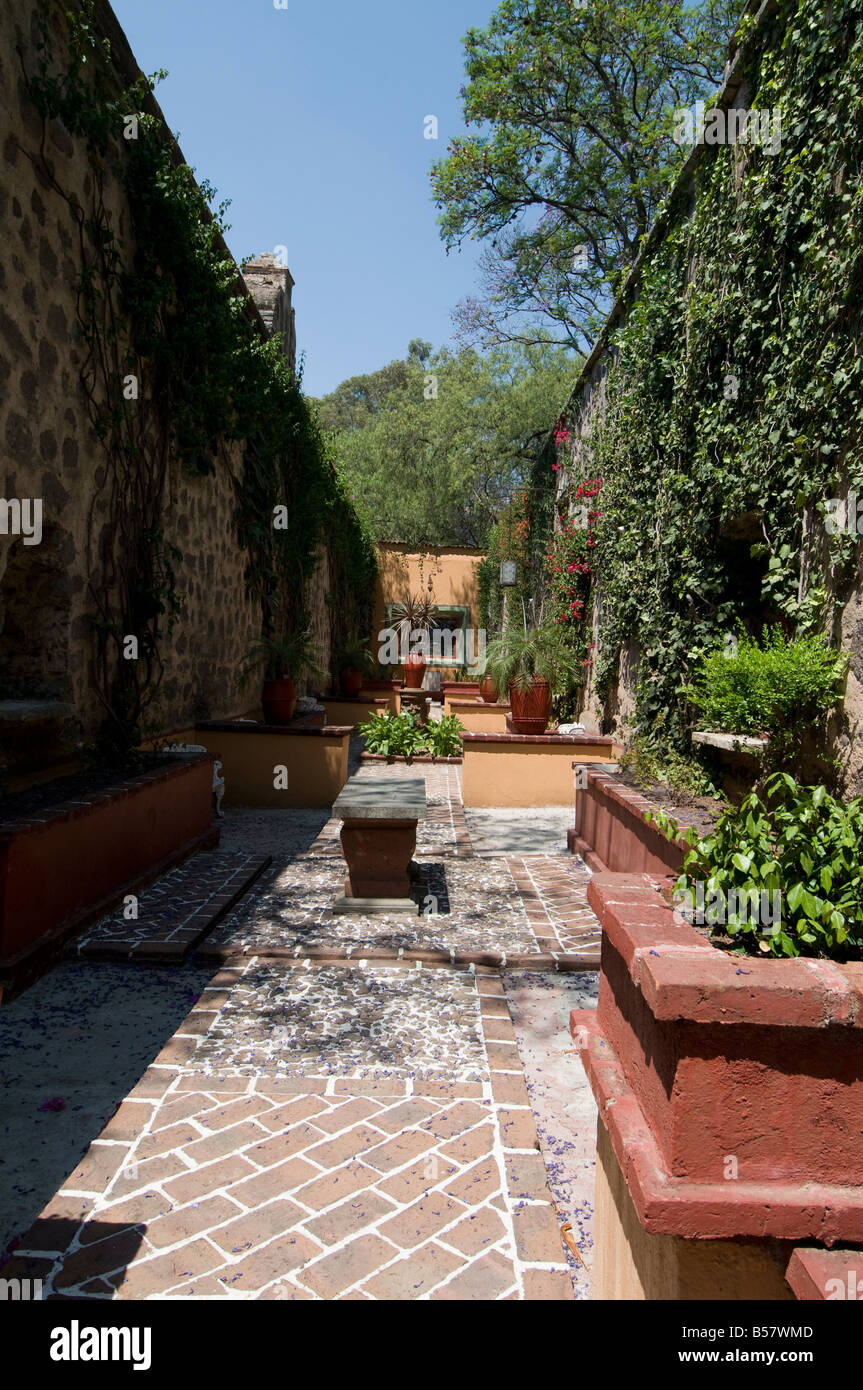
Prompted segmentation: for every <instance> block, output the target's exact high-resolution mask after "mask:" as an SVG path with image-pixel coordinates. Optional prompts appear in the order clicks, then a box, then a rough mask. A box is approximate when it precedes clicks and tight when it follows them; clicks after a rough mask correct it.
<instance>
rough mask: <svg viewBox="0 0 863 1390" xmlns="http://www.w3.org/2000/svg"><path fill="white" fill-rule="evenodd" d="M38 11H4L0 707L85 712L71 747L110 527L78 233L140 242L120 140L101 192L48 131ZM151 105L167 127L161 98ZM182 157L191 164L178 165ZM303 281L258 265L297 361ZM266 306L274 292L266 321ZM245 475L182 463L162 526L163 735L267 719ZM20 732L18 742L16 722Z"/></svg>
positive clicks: (257, 288) (90, 731) (113, 38)
mask: <svg viewBox="0 0 863 1390" xmlns="http://www.w3.org/2000/svg"><path fill="white" fill-rule="evenodd" d="M39 9H40V6H39V4H38V3H37V0H0V127H2V130H3V132H4V133H3V137H2V142H3V143H2V152H0V161H2V178H0V244H2V247H3V251H2V254H0V295H2V299H0V499H3V502H2V503H0V703H2V702H3V701H7V702H8V701H10V700H13V699H24V700H29V701H31V702H32V701H36V700H54V701H57V700H59V701H64V702H67V703H68V704H69V705H70V706H71V707H72V709H73V711H74V712H73V713H72V714H71V717H70V718H69V719H68V720H67V721H66V727H65V730H64V736H63V741H64V743H65V744H66V746H74V745H75V744H76V743H77V742H79V741H83V742H89V741H91V740H92V739H93V737H94V735H95V733H96V730H97V728H98V726H99V724H100V722H101V720H102V718H103V714H104V711H103V707H102V703H101V701H100V698H99V694H98V690H97V683H96V681H95V679H94V675H95V672H94V662H93V657H94V640H93V628H92V623H91V621H90V617H89V616H88V615H90V614H92V612H93V609H94V603H93V594H92V592H91V588H90V579H91V576H93V575H94V574H96V573H99V572H100V565H101V558H100V557H102V556H103V555H104V551H105V544H106V541H105V535H104V528H105V527H106V525H107V524H108V522H109V512H108V510H107V506H106V479H105V456H104V451H103V449H102V447H101V445H100V442H99V440H98V439H97V438H96V437H95V436H94V433H93V429H92V426H91V420H90V417H89V416H88V411H87V405H86V400H85V393H84V390H83V387H82V373H83V374H84V375H85V376H86V360H85V344H84V342H83V340H82V334H81V331H80V327H79V303H78V287H79V283H80V277H81V268H82V263H83V254H82V250H81V248H80V246H79V240H78V238H79V226H78V221H79V219H80V217H81V216H82V215H83V216H87V215H88V213H89V212H90V211H91V209H92V207H93V206H94V202H95V199H96V198H97V197H100V198H101V200H102V203H103V205H104V207H105V209H106V210H107V213H108V216H109V218H110V223H111V226H112V229H113V231H114V233H115V235H116V237H117V238H118V239H119V240H120V242H121V243H122V246H123V254H124V255H125V256H126V257H127V266H130V265H131V264H132V258H133V256H134V252H135V244H134V239H133V236H132V228H131V213H130V209H129V206H128V203H127V199H126V195H125V191H124V187H123V183H122V179H121V175H122V169H121V167H120V161H122V159H123V152H124V151H123V139H122V138H118V139H117V140H116V141H114V142H113V143H112V147H111V153H110V154H109V156H108V158H107V161H106V163H105V167H104V178H103V186H102V188H101V190H100V189H98V188H96V187H94V178H93V173H92V169H91V167H90V164H89V162H88V158H87V153H86V149H85V148H84V142H83V140H81V139H79V138H73V137H72V136H70V134H69V132H68V130H67V129H66V128H65V126H64V125H63V124H62V123H61V122H60V121H58V120H55V121H52V122H50V123H48V124H47V125H44V126H43V120H42V117H41V115H40V114H39V112H38V110H37V109H36V107H35V105H34V104H33V102H32V101H31V100H30V97H29V96H28V91H27V87H26V83H25V80H24V74H27V75H28V76H32V75H33V74H34V73H36V72H37V71H38V62H39V53H38V48H37V45H38V41H39V30H38V26H37V14H38V12H39ZM65 10H66V6H65V4H64V3H62V0H49V3H48V5H47V8H46V13H47V15H48V19H49V32H50V35H51V39H52V43H53V45H54V50H55V55H56V62H57V64H58V65H59V64H60V63H61V62H62V63H63V65H65V64H66V62H68V56H67V55H68V34H67V21H66V18H65ZM96 19H97V27H98V30H99V33H100V35H103V36H105V37H107V38H108V39H109V41H110V44H111V63H112V67H113V69H114V71H115V72H116V75H117V83H118V88H120V89H123V88H126V87H128V85H129V83H130V81H131V80H132V79H134V78H135V76H136V75H137V74H138V68H137V64H136V63H135V60H134V57H133V56H132V53H131V51H130V49H129V47H128V44H127V42H126V40H125V37H124V35H123V33H122V31H121V29H120V27H119V25H118V24H117V21H116V18H115V16H114V14H113V11H112V10H111V8H110V6H109V5H108V4H107V3H105V0H97V4H96ZM150 108H151V109H152V110H153V111H154V112H156V113H159V112H158V107H157V105H156V103H155V101H152V102H151V103H150ZM159 114H160V113H159ZM43 141H44V147H43ZM40 148H44V161H40V159H39V152H40ZM176 157H177V159H178V160H180V159H182V156H181V155H180V152H179V151H176ZM238 285H242V281H241V280H240V278H239V271H238ZM292 285H293V280H292V278H291V276H290V273H289V271H288V270H287V267H286V266H282V265H280V264H279V263H278V262H277V261H276V260H275V258H274V257H261V258H260V259H259V260H258V261H256V262H254V263H252V265H251V267H250V268H249V274H248V281H247V288H248V290H249V291H250V298H249V309H248V313H249V315H250V317H252V318H253V319H254V321H255V322H256V323H257V324H258V325H259V328H260V331H261V333H262V334H266V333H267V332H268V331H269V330H270V329H272V331H273V332H274V333H275V334H277V335H278V336H279V338H280V339H281V341H282V342H283V344H284V349H285V352H286V354H287V355H288V357H289V359H290V360H291V361H293V358H294V355H295V350H296V337H295V329H294V319H293V310H292V308H291V304H290V291H291V287H292ZM253 295H258V296H260V309H261V313H259V311H258V308H256V305H255V301H254V298H253V297H252V296H253ZM261 315H263V317H262V316H261ZM146 387H147V380H146V370H144V377H143V379H142V384H141V398H140V400H138V401H135V402H130V409H132V410H135V411H138V412H139V415H138V416H137V417H136V420H137V424H136V428H138V429H139V430H140V432H141V435H142V436H146V435H147V432H148V431H150V430H152V429H154V428H155V426H154V425H153V424H151V421H150V415H151V414H152V415H153V416H156V415H157V411H155V410H152V411H149V412H148V404H147V392H146ZM242 461H243V446H242V444H238V443H231V444H224V443H223V444H221V445H219V446H218V450H217V457H216V460H215V465H216V466H215V470H214V472H213V473H212V474H211V475H209V476H206V477H196V476H192V475H190V474H189V472H188V471H187V470H185V469H184V468H183V467H182V466H181V465H180V463H179V462H178V460H177V459H175V458H173V457H169V458H168V461H167V476H166V484H165V491H164V510H163V513H162V516H161V529H162V532H163V535H164V540H165V542H166V544H168V545H170V546H173V547H176V550H177V551H178V552H179V553H180V556H181V558H180V559H179V560H177V561H176V577H177V587H178V591H179V594H180V596H181V599H182V611H181V613H180V615H179V617H178V619H177V621H176V625H175V627H174V629H173V632H172V634H171V637H170V638H169V639H168V640H166V641H165V642H164V643H163V648H162V656H163V660H164V668H165V669H164V677H163V680H162V683H161V687H160V691H159V696H158V701H157V704H156V705H155V706H154V707H153V708H152V709H151V711H150V712H149V726H148V728H147V732H148V733H150V734H153V733H154V732H157V731H159V730H161V731H162V732H166V733H167V732H171V731H173V730H176V729H182V728H186V727H188V726H189V725H190V724H191V723H193V722H194V720H195V719H196V718H225V717H228V716H231V715H236V714H242V713H247V712H248V711H249V710H250V709H254V707H255V706H256V705H257V701H258V692H257V689H256V688H255V687H254V686H246V687H244V686H243V685H242V684H241V680H240V675H241V668H242V666H243V663H244V658H245V657H246V653H247V650H248V647H249V644H250V643H251V642H252V640H253V639H254V638H255V637H256V636H257V635H259V633H260V625H261V614H260V606H259V604H258V602H257V601H256V600H255V599H254V598H253V597H252V596H251V595H250V594H249V593H248V592H247V589H246V584H245V578H244V576H245V570H246V565H247V554H246V552H245V551H243V550H242V549H240V547H239V545H238V543H237V539H236V532H235V525H234V510H235V490H234V482H233V481H232V479H235V478H238V477H239V476H241V473H242ZM13 499H18V500H21V499H39V501H40V502H41V510H42V535H41V539H40V540H39V543H38V544H28V543H27V541H28V537H26V536H25V535H24V534H23V533H22V534H14V531H15V529H16V527H15V518H14V517H13V516H12V515H11V514H9V515H7V512H8V508H7V506H6V505H5V504H6V503H11V502H12V501H13ZM4 531H5V532H7V534H4ZM33 539H35V533H34V536H33ZM118 559H119V561H120V562H121V563H122V556H120V557H118ZM324 561H325V556H324V557H323V559H322V564H323V563H324ZM327 588H328V576H327V573H326V569H325V568H324V569H321V570H319V573H318V575H316V577H315V581H314V582H313V583H312V584H311V585H310V586H309V593H310V596H311V597H312V599H313V603H314V605H316V607H315V611H314V612H313V623H314V626H315V630H316V634H317V635H318V636H319V637H320V640H321V642H322V643H323V644H324V645H325V647H326V649H327V650H328V629H327V611H328V610H327V608H326V605H325V595H326V592H327ZM2 727H3V725H2V724H0V728H2ZM5 728H6V731H7V734H8V731H9V724H8V720H7V723H6V725H5ZM13 741H14V740H13ZM0 742H5V745H6V754H5V761H7V762H9V761H11V762H12V763H13V764H14V761H15V759H14V755H10V752H9V748H10V744H9V743H8V740H6V739H4V738H3V736H2V734H0ZM3 761H4V756H3V754H2V752H0V764H2V763H3Z"/></svg>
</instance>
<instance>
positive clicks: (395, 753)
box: [357, 710, 464, 758]
mask: <svg viewBox="0 0 863 1390" xmlns="http://www.w3.org/2000/svg"><path fill="white" fill-rule="evenodd" d="M357 732H358V733H359V734H360V735H361V737H362V738H363V739H365V744H366V752H368V753H380V754H383V756H384V757H387V758H410V757H415V756H416V755H417V754H420V753H429V754H431V756H432V757H435V758H453V757H460V756H461V751H462V745H461V734H462V733H463V732H464V725H463V724H462V723H461V721H460V720H459V719H457V718H456V717H455V715H452V714H450V715H445V716H444V717H443V718H442V719H441V720H440V722H439V723H437V722H435V721H434V720H429V722H428V724H426V725H425V727H423V725H421V724H420V723H419V720H418V719H417V716H416V713H415V712H414V711H413V710H406V711H405V712H404V714H390V713H389V712H388V711H387V712H386V713H384V714H373V715H372V717H371V719H367V720H366V721H365V723H363V724H359V725H357Z"/></svg>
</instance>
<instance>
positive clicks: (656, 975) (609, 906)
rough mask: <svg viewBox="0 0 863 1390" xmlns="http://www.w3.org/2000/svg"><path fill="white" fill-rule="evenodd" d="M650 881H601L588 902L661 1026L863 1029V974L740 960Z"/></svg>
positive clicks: (821, 964) (810, 963)
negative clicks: (681, 916)
mask: <svg viewBox="0 0 863 1390" xmlns="http://www.w3.org/2000/svg"><path fill="white" fill-rule="evenodd" d="M660 882H661V880H658V879H653V878H652V877H651V876H650V875H648V874H604V875H595V876H594V877H593V878H592V879H591V881H590V884H589V885H588V889H587V901H588V902H589V904H590V906H591V907H592V908H593V910H594V912H595V913H596V915H597V917H598V918H599V922H600V925H601V926H602V930H603V934H604V936H605V937H606V938H607V939H608V942H609V943H610V945H612V946H613V947H614V949H615V950H616V951H617V952H618V954H619V955H620V956H621V957H622V959H623V961H624V962H625V964H626V967H627V969H628V971H629V974H630V976H631V978H632V980H633V983H634V984H635V985H636V987H637V989H638V990H639V991H640V992H641V995H642V996H643V998H644V1001H645V1003H646V1004H647V1006H648V1007H649V1008H650V1009H651V1011H652V1013H653V1014H654V1016H655V1017H656V1018H657V1019H661V1020H670V1019H688V1020H690V1021H692V1022H695V1023H723V1024H730V1023H746V1024H755V1025H757V1026H759V1027H770V1026H773V1027H779V1028H818V1029H821V1028H828V1027H835V1026H837V1025H838V1026H840V1027H844V1028H863V967H861V966H860V965H851V966H847V967H846V966H839V965H835V964H833V962H832V961H825V960H808V959H796V960H757V959H755V958H754V957H751V956H732V955H729V954H728V953H727V952H725V951H720V950H719V949H718V948H717V947H715V946H713V945H712V944H711V943H710V941H708V939H707V937H706V936H704V935H702V933H701V932H698V931H696V930H695V929H694V927H691V926H689V925H688V924H686V923H681V925H677V924H676V922H675V914H674V912H673V910H672V908H671V906H670V905H669V904H668V903H667V902H666V901H665V899H664V898H663V897H662V896H661V894H660V893H659V892H658V891H657V888H658V885H659V883H660Z"/></svg>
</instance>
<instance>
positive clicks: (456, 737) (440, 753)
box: [423, 714, 464, 758]
mask: <svg viewBox="0 0 863 1390" xmlns="http://www.w3.org/2000/svg"><path fill="white" fill-rule="evenodd" d="M463 733H464V724H462V722H461V720H460V719H459V718H458V716H457V715H455V714H445V715H443V716H442V717H441V718H440V719H438V720H435V719H430V720H429V722H428V723H427V724H426V726H425V729H424V730H423V747H424V748H425V750H426V752H428V753H430V754H431V755H432V757H434V758H460V757H461V755H462V748H463V745H462V741H461V736H462V734H463Z"/></svg>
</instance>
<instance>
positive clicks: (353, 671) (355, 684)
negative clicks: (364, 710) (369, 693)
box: [335, 637, 378, 699]
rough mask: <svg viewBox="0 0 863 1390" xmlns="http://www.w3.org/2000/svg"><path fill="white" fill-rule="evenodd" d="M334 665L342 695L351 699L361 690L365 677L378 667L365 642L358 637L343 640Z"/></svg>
mask: <svg viewBox="0 0 863 1390" xmlns="http://www.w3.org/2000/svg"><path fill="white" fill-rule="evenodd" d="M335 665H336V669H337V670H338V673H339V689H340V690H341V692H342V694H343V695H348V696H350V697H351V698H353V699H355V698H356V697H357V695H359V693H360V691H361V690H362V688H363V681H364V680H365V678H366V677H370V676H373V675H374V674H375V673H376V671H377V669H378V668H377V664H376V662H375V659H374V657H373V656H372V654H371V652H370V651H369V648H368V646H367V644H366V643H365V642H364V641H363V640H362V639H361V638H359V637H356V638H354V639H353V640H352V641H348V642H344V643H343V644H342V646H341V647H339V648H338V651H337V652H336V661H335Z"/></svg>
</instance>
